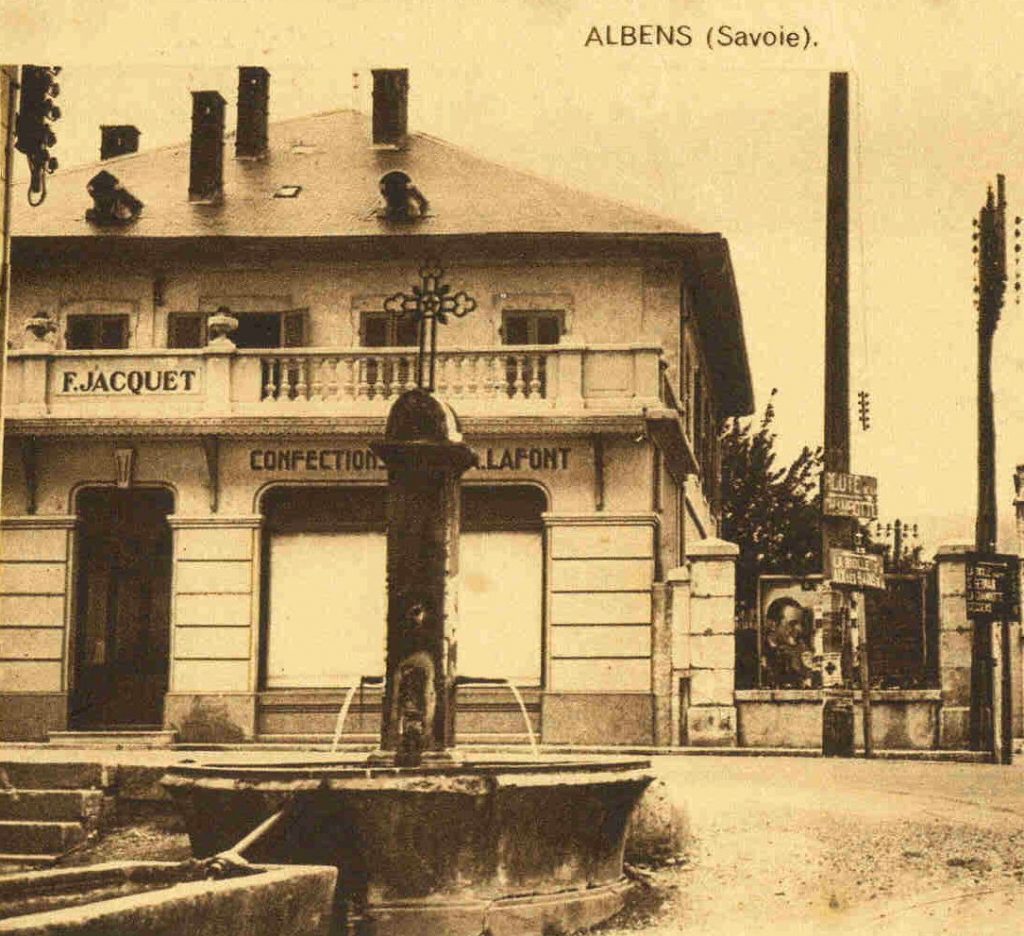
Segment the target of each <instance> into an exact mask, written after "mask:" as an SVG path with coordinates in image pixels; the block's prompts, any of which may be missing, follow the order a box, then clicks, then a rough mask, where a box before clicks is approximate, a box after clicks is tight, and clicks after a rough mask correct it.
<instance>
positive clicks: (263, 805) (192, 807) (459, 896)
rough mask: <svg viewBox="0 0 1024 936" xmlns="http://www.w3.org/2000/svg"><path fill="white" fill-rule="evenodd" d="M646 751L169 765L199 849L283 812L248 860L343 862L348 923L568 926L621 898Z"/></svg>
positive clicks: (520, 930) (341, 889)
mask: <svg viewBox="0 0 1024 936" xmlns="http://www.w3.org/2000/svg"><path fill="white" fill-rule="evenodd" d="M648 767H649V763H648V762H647V761H645V760H640V759H630V758H603V759H601V760H600V761H595V760H571V759H564V758H563V759H554V758H551V759H537V760H535V761H524V760H518V761H513V760H508V761H503V760H479V761H469V762H466V761H463V762H461V763H457V764H437V765H431V766H423V767H418V768H405V767H381V766H374V765H372V764H367V763H365V762H363V763H357V762H355V761H353V760H349V761H337V762H334V763H323V762H318V763H308V764H267V765H252V764H228V763H224V764H206V765H201V766H200V765H181V766H176V767H174V768H173V769H172V770H171V771H170V772H169V773H168V775H167V776H166V777H165V778H164V781H163V782H164V785H165V786H166V788H167V789H168V791H169V792H170V794H171V796H172V797H173V799H174V801H175V803H176V805H177V807H178V809H179V811H180V812H181V814H182V815H183V817H184V819H185V823H186V826H187V829H188V832H189V836H190V839H191V842H192V848H193V852H194V854H195V855H196V857H200V858H202V857H206V856H212V855H215V854H218V853H220V852H223V851H224V850H226V849H229V848H230V847H231V846H232V845H233V844H234V843H235V842H237V841H239V840H240V839H241V838H243V837H244V836H245V835H246V833H247V832H249V831H251V830H252V829H253V828H254V827H255V826H257V825H258V824H259V823H260V822H261V821H263V820H265V819H266V818H267V817H268V816H270V815H272V814H273V813H275V812H276V811H278V810H282V809H283V810H284V811H283V813H282V818H281V821H279V822H278V823H277V824H276V825H274V826H273V827H272V828H270V830H269V831H268V832H267V833H266V834H265V835H264V836H263V837H262V838H261V839H260V840H258V841H256V842H254V843H253V844H252V845H250V846H249V847H248V848H247V849H246V857H247V858H248V859H250V860H254V861H260V862H272V863H277V862H281V863H290V862H295V863H299V864H307V865H308V864H317V865H330V866H333V867H336V868H337V869H338V890H337V903H336V916H337V919H338V922H339V926H340V930H339V931H340V932H345V931H346V928H347V929H349V930H350V931H353V932H359V933H369V934H374V936H385V934H386V936H393V934H394V936H406V934H409V936H412V934H422V933H431V934H432V936H449V934H450V936H479V934H481V933H485V932H486V933H489V934H491V936H503V934H510V936H511V934H530V933H536V934H551V933H567V932H572V931H574V930H576V929H579V928H582V927H586V926H591V925H593V924H595V923H597V922H599V921H601V920H604V919H606V918H607V917H609V916H611V915H612V914H613V913H615V912H616V911H617V910H618V909H619V908H620V907H621V906H622V901H623V896H624V894H625V891H626V884H625V881H624V878H623V871H622V856H623V846H624V839H625V834H626V829H627V825H628V822H629V817H630V814H631V812H632V810H633V808H634V806H635V805H636V803H637V801H638V800H639V798H640V797H641V795H642V794H643V792H644V789H645V788H646V787H647V785H648V783H649V782H650V781H651V774H650V773H649V771H648Z"/></svg>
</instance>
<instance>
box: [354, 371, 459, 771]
mask: <svg viewBox="0 0 1024 936" xmlns="http://www.w3.org/2000/svg"><path fill="white" fill-rule="evenodd" d="M372 448H373V451H374V452H375V453H376V454H377V455H378V456H379V457H380V458H381V459H382V460H383V461H384V464H385V465H386V467H387V471H388V506H387V536H388V543H387V590H388V619H387V653H386V659H385V677H384V713H383V721H382V725H381V738H380V750H379V751H378V752H377V753H376V755H375V756H374V761H375V762H377V763H380V762H384V763H393V764H394V765H395V766H398V767H418V766H419V765H420V764H421V763H422V761H423V760H424V759H426V760H430V761H437V760H454V759H455V757H454V754H453V753H452V750H451V748H452V746H453V741H454V737H453V736H454V710H453V702H454V700H453V693H454V680H455V657H456V627H457V622H458V562H459V520H460V516H459V514H460V509H459V481H460V478H461V477H462V474H463V473H464V472H465V471H466V470H467V469H468V468H470V467H472V466H474V465H475V464H476V456H475V455H474V453H473V451H472V450H471V449H470V447H469V446H468V445H466V443H465V442H463V440H462V435H461V433H460V432H459V427H458V422H457V420H456V417H455V413H454V412H453V411H452V409H451V408H450V407H449V406H448V405H447V404H446V403H444V402H443V401H442V400H440V399H438V398H437V397H435V396H434V395H432V394H431V393H430V392H429V391H428V390H426V389H423V388H416V389H413V390H409V391H407V392H406V393H404V394H402V396H400V397H399V398H398V399H397V400H396V401H395V403H394V405H393V406H392V407H391V412H390V413H389V415H388V421H387V428H386V430H385V433H384V441H383V442H380V443H376V444H374V445H373V446H372Z"/></svg>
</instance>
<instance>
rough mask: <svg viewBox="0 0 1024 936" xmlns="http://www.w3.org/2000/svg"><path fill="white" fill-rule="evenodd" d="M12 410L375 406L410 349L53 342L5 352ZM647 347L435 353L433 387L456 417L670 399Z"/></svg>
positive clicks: (370, 410)
mask: <svg viewBox="0 0 1024 936" xmlns="http://www.w3.org/2000/svg"><path fill="white" fill-rule="evenodd" d="M7 367H8V370H7V387H6V400H5V403H4V409H5V415H6V417H7V418H10V419H19V418H23V419H39V418H41V417H54V418H71V419H73V418H82V419H90V418H93V419H95V418H100V417H105V416H113V417H124V418H126V419H133V418H137V419H151V418H177V419H181V418H187V417H189V416H202V417H204V418H210V417H232V416H239V417H253V416H260V415H274V416H280V415H284V414H289V413H295V414H338V415H360V414H365V415H380V414H383V413H385V412H386V411H387V408H388V407H389V406H390V404H391V402H392V401H393V400H394V399H395V398H396V397H398V396H399V395H400V394H401V393H402V392H403V391H405V390H408V389H409V388H411V387H412V386H414V384H415V373H416V355H415V352H414V351H411V350H410V349H408V348H373V349H370V348H355V349H335V348H289V349H280V350H273V351H264V350H259V351H256V350H238V349H232V348H230V347H227V348H224V347H214V346H211V347H208V348H205V349H202V350H191V349H190V350H184V351H182V350H171V349H165V348H154V349H152V350H142V351H140V350H124V351H58V350H55V349H53V348H51V347H48V346H47V347H36V348H31V349H26V350H17V351H11V352H9V354H8V364H7ZM663 372H664V362H663V360H662V357H661V349H660V348H658V347H657V346H654V345H640V344H637V345H632V344H631V345H588V346H572V345H556V346H552V345H543V346H500V347H491V348H469V349H454V350H444V351H440V352H438V355H437V359H436V374H435V383H436V388H437V392H438V393H439V394H440V395H442V396H444V397H445V398H446V399H449V400H450V401H451V402H452V403H453V405H455V407H456V409H457V410H458V412H459V413H462V414H465V415H474V414H485V413H489V412H501V413H507V414H509V415H515V414H517V413H522V414H531V413H538V412H543V411H546V410H547V411H554V412H560V413H565V412H575V411H584V410H597V411H603V412H608V411H613V412H623V413H637V412H639V411H640V410H641V409H642V408H645V407H646V408H669V409H674V408H675V407H676V403H675V399H674V397H673V395H672V392H671V387H670V386H669V383H668V381H667V380H665V379H664V374H663Z"/></svg>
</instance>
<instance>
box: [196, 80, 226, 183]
mask: <svg viewBox="0 0 1024 936" xmlns="http://www.w3.org/2000/svg"><path fill="white" fill-rule="evenodd" d="M225 103H226V102H225V100H224V98H223V97H221V95H220V92H219V91H193V92H192V148H191V152H190V154H189V165H188V200H189V201H191V202H198V203H210V202H217V201H220V199H221V197H222V196H223V193H224V105H225Z"/></svg>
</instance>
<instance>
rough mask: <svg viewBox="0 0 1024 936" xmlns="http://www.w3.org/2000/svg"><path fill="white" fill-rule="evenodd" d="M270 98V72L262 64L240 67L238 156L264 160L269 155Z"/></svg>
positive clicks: (236, 145)
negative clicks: (268, 123) (268, 122)
mask: <svg viewBox="0 0 1024 936" xmlns="http://www.w3.org/2000/svg"><path fill="white" fill-rule="evenodd" d="M269 101H270V72H268V71H267V70H266V69H265V68H262V67H260V66H259V65H242V66H240V67H239V69H238V127H237V131H236V133H235V158H236V159H263V158H264V157H265V156H266V155H267V115H268V111H269V106H268V105H269Z"/></svg>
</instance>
